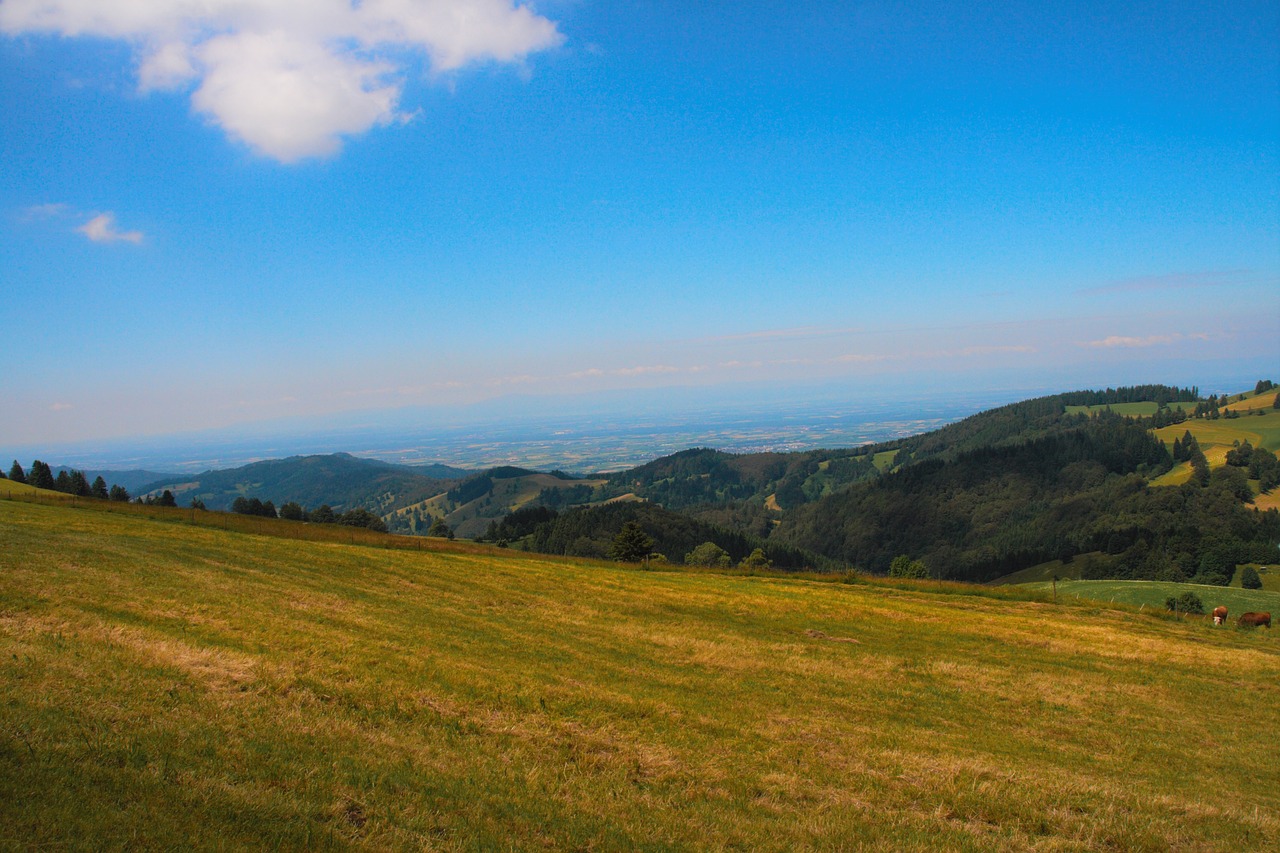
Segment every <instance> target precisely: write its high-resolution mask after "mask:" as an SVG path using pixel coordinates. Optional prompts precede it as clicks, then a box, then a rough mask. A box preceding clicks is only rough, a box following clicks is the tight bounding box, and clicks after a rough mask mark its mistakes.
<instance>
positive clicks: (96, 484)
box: [89, 475, 111, 501]
mask: <svg viewBox="0 0 1280 853" xmlns="http://www.w3.org/2000/svg"><path fill="white" fill-rule="evenodd" d="M89 493H90V494H91V495H93V496H94V497H95V498H100V499H101V500H104V501H105V500H106V499H107V498H109V497H110V496H111V493H110V492H108V491H107V481H106V480H104V479H102V475H98V476H97V477H95V478H94V480H93V485H92V486H90V488H89Z"/></svg>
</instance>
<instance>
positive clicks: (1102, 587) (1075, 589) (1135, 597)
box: [1026, 580, 1280, 620]
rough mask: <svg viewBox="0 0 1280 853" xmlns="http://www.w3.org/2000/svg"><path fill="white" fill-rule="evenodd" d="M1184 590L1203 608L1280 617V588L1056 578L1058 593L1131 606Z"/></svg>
mask: <svg viewBox="0 0 1280 853" xmlns="http://www.w3.org/2000/svg"><path fill="white" fill-rule="evenodd" d="M1026 586H1028V587H1030V588H1031V589H1036V590H1040V591H1042V592H1043V591H1045V590H1048V589H1051V585H1050V584H1049V583H1047V582H1045V581H1037V582H1035V583H1029V584H1026ZM1184 592H1194V593H1195V594H1196V595H1197V596H1199V597H1200V600H1201V601H1202V602H1203V603H1204V606H1205V610H1206V611H1208V610H1212V609H1213V608H1214V607H1217V606H1218V605H1219V604H1222V605H1226V607H1227V609H1228V610H1230V611H1231V614H1232V616H1238V615H1239V614H1241V613H1244V612H1245V611H1249V610H1256V611H1266V612H1270V613H1274V614H1276V618H1277V619H1278V620H1280V592H1276V591H1272V590H1266V589H1241V588H1240V587H1238V586H1235V587H1225V586H1209V585H1207V584H1192V583H1167V582H1164V581H1116V580H1109V581H1082V580H1060V581H1058V595H1059V596H1060V597H1069V598H1080V599H1086V600H1089V601H1097V602H1108V603H1115V604H1127V605H1130V606H1132V607H1143V608H1147V607H1150V608H1155V609H1157V610H1163V609H1164V605H1165V601H1166V600H1168V599H1169V598H1176V597H1178V596H1179V595H1182V594H1183V593H1184Z"/></svg>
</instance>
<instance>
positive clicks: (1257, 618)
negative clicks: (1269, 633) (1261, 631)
mask: <svg viewBox="0 0 1280 853" xmlns="http://www.w3.org/2000/svg"><path fill="white" fill-rule="evenodd" d="M1236 624H1237V625H1241V626H1250V627H1253V628H1256V627H1258V626H1259V625H1266V626H1267V627H1268V628H1270V627H1271V614H1270V613H1241V614H1240V618H1239V619H1237V620H1236Z"/></svg>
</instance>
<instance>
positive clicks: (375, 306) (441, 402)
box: [0, 0, 1280, 461]
mask: <svg viewBox="0 0 1280 853" xmlns="http://www.w3.org/2000/svg"><path fill="white" fill-rule="evenodd" d="M462 3H463V0H439V2H437V3H432V4H423V3H354V2H353V0H315V2H309V3H307V4H305V9H304V7H303V6H299V5H297V4H296V3H294V2H292V0H248V2H243V1H242V0H235V2H232V0H212V2H207V3H200V4H190V3H181V2H155V3H149V4H123V5H111V4H83V3H78V2H72V0H5V2H4V3H3V4H0V91H2V92H3V93H4V102H5V106H6V109H5V110H4V111H3V113H2V114H0V152H2V154H3V158H4V162H5V164H6V169H5V178H6V180H5V181H3V182H0V276H2V280H3V282H4V289H5V296H6V314H7V316H8V317H9V318H10V322H9V323H7V324H6V328H5V332H4V335H3V339H2V340H3V343H0V376H3V379H2V380H0V399H2V400H3V404H2V405H0V448H13V449H12V450H9V451H6V452H9V453H13V452H17V451H23V450H24V449H28V448H46V449H48V448H58V447H71V446H86V445H93V444H95V443H99V444H100V443H109V442H115V441H123V440H141V438H140V437H146V436H150V437H152V438H151V439H147V440H154V441H156V442H159V443H164V442H166V441H168V440H169V438H168V437H173V436H183V435H190V434H193V433H198V432H205V431H210V430H213V431H218V430H231V431H241V432H244V431H248V432H250V433H252V432H253V431H254V430H270V429H274V428H276V427H278V426H280V425H281V424H292V425H294V426H297V427H298V428H299V429H300V430H302V432H303V433H305V431H306V429H308V428H309V427H308V426H307V425H308V424H310V425H312V427H310V428H320V427H316V426H315V425H323V424H325V423H327V422H330V421H333V420H337V421H342V420H344V419H354V420H356V421H359V420H362V419H363V420H377V419H380V418H386V419H391V420H394V419H396V418H398V417H401V416H402V415H404V414H405V413H406V412H413V411H417V412H425V413H432V417H435V416H436V415H437V414H440V413H444V414H440V417H442V418H446V419H447V417H446V416H447V415H448V413H463V414H466V413H474V412H477V411H482V410H484V408H485V407H489V408H493V409H495V410H498V411H501V410H502V409H503V408H504V406H508V404H510V403H511V401H515V403H518V405H515V404H512V405H510V406H509V408H510V409H511V411H512V413H513V416H515V417H524V416H526V415H524V414H522V413H523V412H528V413H532V414H530V415H529V416H535V415H537V413H538V412H539V411H541V410H544V409H554V408H555V407H557V406H561V405H563V401H566V400H568V401H576V400H583V399H596V398H594V397H593V396H592V395H597V394H601V395H605V396H609V395H613V396H612V397H610V399H611V401H612V402H611V405H612V406H614V408H616V409H618V410H619V411H620V413H621V414H628V413H630V414H631V415H632V416H634V417H635V418H644V417H646V416H647V415H648V413H649V411H650V409H652V408H653V407H655V406H662V405H663V401H664V398H670V400H672V401H675V402H678V403H679V404H680V405H681V406H684V407H685V409H688V408H689V407H690V406H691V405H692V404H691V403H686V402H685V401H686V400H687V399H691V398H697V397H698V396H699V395H703V396H705V397H707V398H710V399H715V400H720V401H723V405H729V406H741V407H750V406H751V405H753V401H755V400H756V399H757V398H764V399H774V398H778V397H780V396H785V395H786V394H787V393H790V392H791V391H794V390H796V389H805V388H810V387H813V388H817V387H825V386H832V387H836V386H839V387H844V388H847V389H850V393H863V392H864V391H865V392H866V393H878V391H877V390H876V389H885V388H899V389H902V390H901V393H902V394H903V395H905V396H907V397H910V396H911V395H913V394H914V395H917V396H924V395H927V394H930V393H935V392H936V391H938V390H939V389H947V388H949V387H957V388H971V389H975V390H976V391H978V392H980V393H988V392H990V393H996V392H1002V391H1012V390H1017V389H1022V390H1026V389H1040V390H1044V391H1051V390H1069V389H1075V388H1083V387H1099V386H1106V385H1123V384H1135V383H1145V382H1163V383H1169V384H1179V385H1184V384H1199V385H1201V386H1202V387H1207V386H1208V385H1209V384H1210V383H1212V382H1215V381H1218V380H1233V381H1234V380H1235V379H1236V378H1243V377H1252V378H1253V379H1256V378H1260V377H1266V376H1270V375H1271V374H1274V373H1275V372H1276V371H1275V368H1276V366H1277V365H1280V336H1278V335H1277V334H1276V330H1277V328H1280V202H1278V199H1280V172H1277V170H1276V169H1275V163H1276V162H1277V160H1278V159H1280V8H1278V7H1277V6H1276V5H1275V4H1274V3H1262V2H1257V3H1253V2H1244V3H1235V4H1229V5H1224V6H1221V7H1217V6H1212V5H1203V4H1166V3H1160V4H1145V5H1144V4H1137V5H1133V4H1127V5H1125V6H1123V7H1115V6H1112V5H1100V6H1099V7H1097V8H1094V7H1090V6H1088V5H1087V4H1086V5H1085V6H1071V7H1069V8H1058V7H1046V6H1044V5H1043V4H1038V3H1009V4H1002V5H1000V6H998V7H996V8H986V7H984V8H975V7H973V6H972V4H966V3H959V2H934V3H924V4H907V5H894V4H885V3H867V4H848V3H842V2H841V3H838V2H825V0H823V1H822V2H815V3H808V4H798V5H793V6H790V7H786V8H782V7H779V6H778V5H777V4H769V3H735V4H732V5H724V4H705V5H694V6H690V5H689V4H686V3H675V2H664V1H663V0H656V2H652V3H643V4H601V3H581V2H576V0H547V2H540V3H538V4H536V5H530V4H519V3H514V2H511V0H486V2H484V3H480V4H477V3H475V2H470V3H469V5H467V6H466V9H467V10H469V12H470V14H468V15H462V14H456V15H455V14H452V13H454V12H458V11H459V10H460V9H461V8H462V6H461V5H460V4H462ZM1273 378H1280V377H1273ZM1249 381H1250V383H1251V382H1252V379H1250V380H1249ZM1222 390H1227V389H1222ZM628 401H630V402H628ZM477 407H478V408H477ZM682 411H684V410H680V411H677V412H676V414H680V413H681V412H682ZM397 413H399V414H397ZM431 423H432V421H431V420H430V418H428V417H425V416H424V417H423V420H422V423H421V424H420V426H421V427H422V428H424V429H425V428H429V427H430V426H431ZM42 452H43V451H42ZM24 461H25V460H24Z"/></svg>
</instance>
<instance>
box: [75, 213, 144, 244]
mask: <svg viewBox="0 0 1280 853" xmlns="http://www.w3.org/2000/svg"><path fill="white" fill-rule="evenodd" d="M76 230H77V231H79V232H80V233H81V234H83V235H84V236H86V237H88V238H89V239H90V240H92V241H93V242H95V243H122V242H123V243H134V244H138V243H141V242H142V240H143V236H142V232H141V231H121V230H120V229H119V228H117V227H116V216H115V214H114V213H99V214H98V215H97V216H95V217H93V218H92V219H90V220H89V221H88V222H86V223H85V224H84V225H81V226H80V227H79V228H77V229H76Z"/></svg>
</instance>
